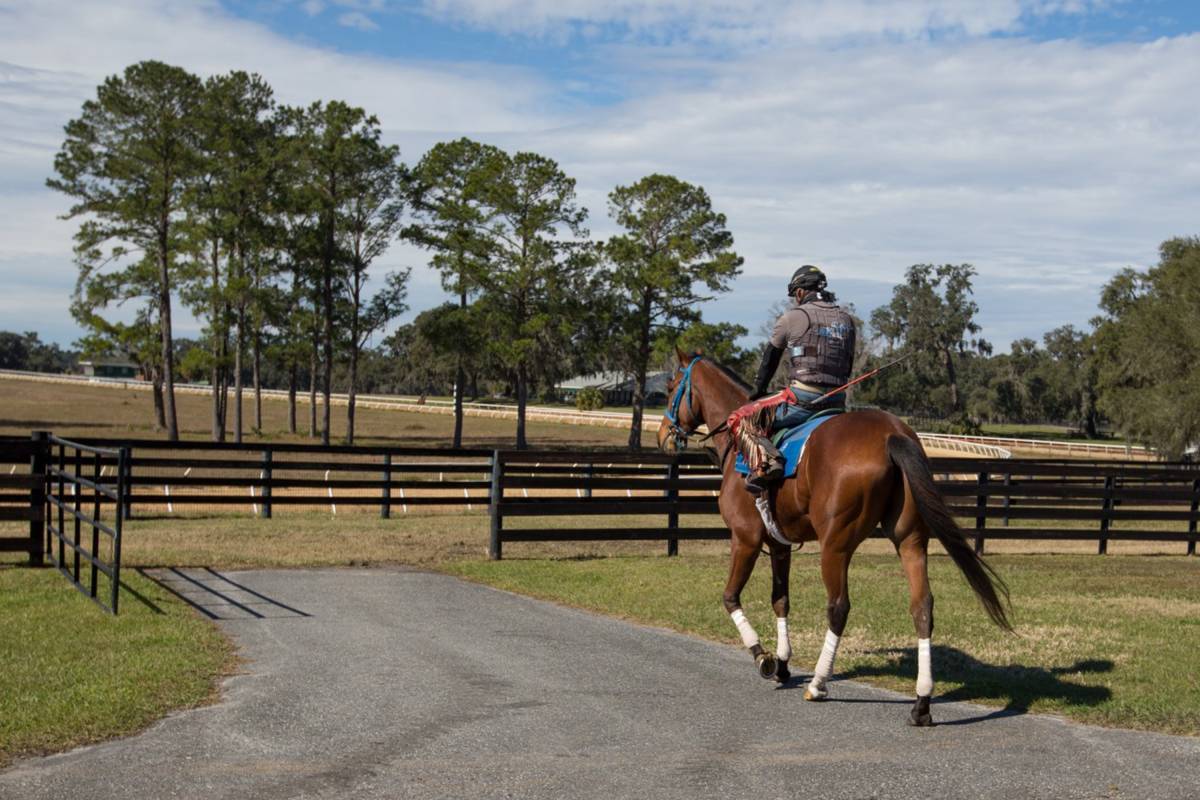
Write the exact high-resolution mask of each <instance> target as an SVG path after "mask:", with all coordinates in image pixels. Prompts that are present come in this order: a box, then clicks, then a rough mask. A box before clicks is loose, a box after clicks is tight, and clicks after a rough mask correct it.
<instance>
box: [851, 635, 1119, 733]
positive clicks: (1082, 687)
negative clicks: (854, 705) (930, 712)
mask: <svg viewBox="0 0 1200 800" xmlns="http://www.w3.org/2000/svg"><path fill="white" fill-rule="evenodd" d="M870 654H871V655H876V656H883V657H884V658H887V659H888V661H887V663H886V664H883V665H878V666H875V665H862V666H858V667H854V668H853V669H850V670H848V671H846V672H844V673H842V674H840V675H839V676H838V677H841V678H848V679H851V680H853V679H855V678H875V677H882V676H889V677H894V678H909V679H911V680H913V681H915V680H916V678H917V654H916V651H915V650H913V649H909V648H888V649H883V650H872V651H870ZM1114 666H1115V665H1114V664H1113V662H1112V661H1109V660H1108V659H1086V660H1083V661H1076V662H1075V663H1074V664H1072V665H1071V666H1069V667H1051V668H1049V669H1047V668H1044V667H1028V666H1024V665H1022V664H1009V665H1004V666H1000V665H995V664H988V663H985V662H983V661H979V660H978V659H976V658H974V657H973V656H970V655H968V654H966V653H964V652H963V651H962V650H959V649H957V648H955V647H945V646H936V645H935V646H934V648H933V674H934V679H935V680H944V681H953V682H954V683H961V684H962V685H961V686H959V687H958V688H956V689H952V690H950V691H948V692H945V693H943V694H936V695H935V697H934V703H935V704H936V703H952V702H970V701H983V702H987V703H1003V706H1002V707H1001V708H998V709H996V710H994V711H990V712H988V713H986V714H980V715H978V716H974V717H965V718H962V719H953V720H947V721H944V722H939V723H938V724H939V725H970V724H973V723H976V722H984V721H986V720H989V719H999V718H1001V717H1012V716H1018V715H1020V714H1025V713H1028V711H1029V707H1030V706H1031V705H1033V703H1035V702H1037V701H1039V700H1057V701H1060V702H1062V703H1064V704H1066V705H1070V706H1081V707H1085V706H1097V705H1100V704H1101V703H1103V702H1105V701H1107V700H1109V699H1111V698H1112V690H1110V689H1109V688H1108V687H1106V686H1089V685H1087V684H1084V683H1075V682H1073V681H1070V680H1065V678H1066V676H1072V675H1078V674H1080V673H1083V674H1099V673H1105V672H1112V670H1113V668H1114ZM879 702H902V703H907V702H909V701H908V700H899V701H890V700H881V701H879Z"/></svg>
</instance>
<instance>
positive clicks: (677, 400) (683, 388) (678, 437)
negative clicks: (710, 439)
mask: <svg viewBox="0 0 1200 800" xmlns="http://www.w3.org/2000/svg"><path fill="white" fill-rule="evenodd" d="M700 359H701V356H696V357H695V358H693V359H692V360H691V363H689V364H688V365H687V366H686V367H685V366H683V365H682V364H680V365H679V366H678V367H676V373H682V376H681V377H680V379H679V385H678V386H676V387H675V394H674V395H672V397H671V402H670V403H668V404H667V410H666V412H665V413H664V414H663V416H664V417H666V418H667V422H669V423H671V436H672V437H674V442H675V449H676V450H686V449H687V444H688V438H689V437H690V436H691V435H692V434H693V433H694V432H695V431H694V430H692V431H689V430H685V429H684V427H683V426H682V425H680V424H679V409H680V407H681V406H682V405H683V396H684V394H685V393H686V394H687V407H688V411H689V412H691V414H692V417H693V419H694V418H695V416H696V410H695V409H694V408H693V407H692V367H694V366H696V364H697V363H699V361H700Z"/></svg>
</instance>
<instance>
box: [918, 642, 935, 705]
mask: <svg viewBox="0 0 1200 800" xmlns="http://www.w3.org/2000/svg"><path fill="white" fill-rule="evenodd" d="M931 694H933V659H932V658H931V656H930V653H929V640H928V639H917V696H918V697H929V696H930V695H931Z"/></svg>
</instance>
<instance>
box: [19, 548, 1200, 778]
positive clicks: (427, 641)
mask: <svg viewBox="0 0 1200 800" xmlns="http://www.w3.org/2000/svg"><path fill="white" fill-rule="evenodd" d="M153 574H155V575H156V576H157V577H158V578H159V579H160V580H162V581H163V582H164V583H166V584H167V585H169V586H170V587H172V588H174V589H175V590H177V591H178V592H179V593H180V594H182V595H184V596H186V597H188V598H190V599H191V600H192V601H193V602H194V603H195V604H197V605H198V606H201V607H202V609H203V611H204V613H207V614H208V615H209V616H212V617H216V618H219V619H220V620H221V622H220V624H221V625H222V626H223V627H224V628H225V629H226V630H227V631H228V632H229V633H230V634H231V635H233V637H234V638H235V639H236V640H237V642H238V644H239V646H240V648H241V651H242V654H243V656H244V657H245V659H246V663H245V666H244V672H243V673H242V674H239V675H237V676H235V677H233V678H231V679H230V680H228V681H227V682H226V684H225V686H224V690H223V697H222V699H221V702H220V703H218V704H217V705H215V706H211V707H208V708H203V709H199V710H196V711H189V712H184V713H180V714H177V715H174V716H172V717H170V718H168V719H167V720H165V721H163V722H161V723H159V724H157V725H155V726H153V727H152V728H151V729H149V730H148V731H146V732H144V733H142V734H141V735H138V736H134V737H131V738H129V739H124V740H119V741H115V742H110V743H107V744H104V745H100V746H96V747H91V748H84V749H81V750H77V751H74V752H71V753H66V754H63V755H59V756H53V757H50V758H44V759H30V760H26V761H23V762H20V763H18V764H17V765H16V766H15V767H13V768H12V769H11V770H9V771H7V772H5V773H0V798H4V799H5V800H8V799H9V798H12V800H16V799H17V798H22V799H23V800H36V799H37V798H52V797H53V798H57V797H66V796H79V797H120V798H123V800H136V799H137V798H153V799H154V800H159V798H167V797H181V798H200V797H203V798H206V800H214V799H215V798H248V797H253V798H256V800H271V799H272V798H301V797H303V798H350V797H354V798H396V797H403V798H407V797H413V798H455V799H456V800H459V799H460V798H477V797H478V798H493V797H495V798H499V797H520V798H563V797H571V798H603V799H604V800H612V799H613V798H624V797H653V798H688V799H689V800H691V799H692V798H707V797H722V798H728V797H734V798H741V797H747V798H775V797H821V798H829V800H835V799H836V798H869V797H872V798H873V797H879V798H922V800H925V799H926V798H931V797H940V798H956V797H972V798H975V797H983V798H992V797H994V798H1013V797H1025V798H1140V797H1147V798H1149V797H1154V798H1160V799H1162V798H1194V797H1195V796H1196V784H1195V782H1194V781H1195V776H1196V775H1197V774H1200V739H1190V738H1183V737H1171V736H1162V735H1157V734H1144V733H1132V732H1126V731H1116V730H1105V729H1101V728H1094V727H1089V726H1084V725H1077V724H1073V723H1066V722H1063V721H1060V720H1057V719H1054V718H1049V717H1036V716H1021V715H1007V714H1006V712H1004V711H1003V710H999V709H988V708H983V707H979V706H973V705H967V704H952V703H944V704H936V701H935V705H934V715H935V719H936V720H937V721H938V722H939V723H940V725H939V726H938V727H935V728H932V729H925V730H911V729H908V728H906V727H905V725H904V720H905V718H906V717H907V715H908V705H909V702H910V701H909V698H907V697H901V696H899V695H896V694H893V693H890V692H885V691H881V690H876V689H871V688H868V687H865V686H861V685H857V684H852V683H846V682H837V683H835V684H834V685H833V696H834V699H833V700H831V701H830V702H827V703H823V704H812V703H805V702H804V701H803V700H802V699H801V695H802V691H798V690H797V688H796V687H798V686H799V684H793V687H792V688H775V687H774V686H773V685H771V684H768V683H766V682H764V681H762V680H760V679H759V678H757V677H756V676H755V675H754V672H753V666H752V664H751V662H750V660H749V658H748V657H747V656H746V655H745V654H744V653H743V652H742V651H741V649H740V648H735V647H730V646H725V645H719V644H713V643H709V642H704V641H700V640H697V639H692V638H689V637H685V636H681V635H677V634H674V633H669V632H665V631H661V630H656V629H651V628H645V627H641V626H637V625H632V624H629V623H625V622H621V621H618V620H613V619H608V618H605V617H601V616H597V615H594V614H590V613H585V612H581V611H575V610H572V609H566V608H562V607H559V606H554V605H551V604H548V603H542V602H538V601H534V600H529V599H527V598H523V597H518V596H515V595H511V594H507V593H504V592H499V591H495V590H492V589H488V588H485V587H481V586H477V585H473V584H469V583H464V582H461V581H458V580H456V579H454V578H449V577H445V576H441V575H434V574H428V573H422V572H415V571H402V570H349V569H342V570H335V569H329V570H315V571H259V572H244V573H227V574H225V575H220V574H218V573H215V572H210V571H203V570H186V571H159V572H155V573H153ZM798 613H816V612H815V611H813V610H811V609H805V610H800V611H799V612H798ZM757 622H758V624H759V627H760V628H762V627H763V626H764V624H765V623H768V622H769V621H768V620H757ZM815 655H816V654H815V653H806V654H798V656H797V659H796V668H797V669H798V671H804V670H806V669H807V668H808V666H807V662H809V661H810V660H811V658H812V657H814V656H815ZM935 669H936V665H935Z"/></svg>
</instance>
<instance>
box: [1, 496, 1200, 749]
mask: <svg viewBox="0 0 1200 800" xmlns="http://www.w3.org/2000/svg"><path fill="white" fill-rule="evenodd" d="M527 522H528V524H530V525H531V526H532V525H537V524H545V525H548V526H549V525H554V526H556V527H557V526H560V525H561V524H562V521H561V520H555V519H543V520H538V519H536V518H534V519H529V520H528V521H527ZM609 522H610V520H607V519H606V520H603V521H601V522H600V523H598V524H608V523H609ZM611 522H613V523H616V524H638V525H649V524H656V522H661V519H657V520H656V519H654V518H641V519H638V518H630V519H628V520H623V519H614V520H611ZM682 522H683V524H685V525H688V524H711V522H712V519H711V518H705V519H704V520H703V521H702V520H700V519H694V520H692V519H687V518H685V519H684V520H682ZM523 524H525V523H524V522H523ZM487 530H488V520H487V517H486V515H485V514H483V513H480V512H475V513H471V514H461V513H440V514H439V513H430V512H428V511H422V512H421V513H413V514H409V515H397V516H396V517H395V518H393V519H391V520H382V519H379V518H378V517H376V516H373V515H369V514H354V515H349V516H339V517H336V518H334V517H332V516H331V515H329V514H327V513H289V514H281V515H279V516H277V517H276V518H274V519H270V520H263V519H256V518H252V517H249V516H240V517H239V516H219V517H195V518H188V517H175V518H172V519H170V520H164V519H135V520H133V521H132V522H130V523H129V524H128V526H127V527H126V539H125V543H124V559H125V562H124V563H125V566H126V569H125V570H124V572H123V575H124V576H126V581H127V584H128V587H127V590H126V591H125V593H124V594H123V597H122V611H121V615H120V617H118V618H116V619H113V618H111V617H108V616H106V615H104V614H102V612H100V611H99V609H96V608H95V607H94V606H93V605H92V604H91V603H90V602H88V601H87V600H86V599H84V598H83V597H82V596H80V595H79V593H78V592H76V591H75V590H74V589H73V588H71V587H70V586H69V585H68V583H67V582H66V580H65V579H64V578H62V576H60V575H59V574H58V573H57V572H56V571H54V570H51V569H43V570H30V569H24V568H12V567H0V763H3V762H5V761H7V760H11V759H12V758H13V757H14V756H17V755H20V754H28V753H38V752H50V751H54V750H60V749H65V748H67V747H70V746H72V745H75V744H80V743H84V742H89V741H96V740H100V739H103V738H107V737H111V736H115V735H121V734H125V733H129V732H132V731H136V730H138V729H139V728H141V727H144V726H145V725H146V724H148V723H150V722H152V721H153V720H154V719H156V718H158V717H160V716H162V715H163V714H164V713H166V712H167V711H169V710H171V709H173V708H179V707H187V706H192V705H196V704H198V703H203V702H205V701H206V700H207V699H210V698H211V697H212V696H213V691H214V689H213V687H214V686H215V684H216V681H217V680H219V678H220V676H221V675H223V674H226V673H227V672H228V671H229V670H230V669H231V667H232V665H233V663H234V662H233V657H232V655H231V652H230V648H229V646H228V644H227V643H226V642H225V640H224V639H223V638H222V637H221V635H220V633H219V632H218V630H217V629H216V628H215V627H214V626H212V625H211V624H210V623H208V622H206V621H204V620H202V619H200V618H199V617H198V616H197V615H195V614H194V613H192V611H191V610H190V609H188V608H186V607H184V606H183V605H182V604H181V603H180V602H179V601H177V600H176V599H175V598H174V597H173V596H172V595H169V594H168V593H167V592H165V591H164V590H162V589H161V588H160V587H158V586H157V585H156V584H154V583H153V582H151V581H148V580H146V579H144V578H142V577H141V576H140V575H138V573H137V571H136V569H135V567H137V566H160V565H170V566H213V567H219V568H252V567H304V566H338V565H366V564H397V563H398V564H410V565H415V566H420V567H424V568H429V569H436V570H441V571H445V572H448V573H450V574H454V575H458V576H462V577H465V578H468V579H470V580H475V581H480V582H484V583H488V584H491V585H494V586H497V587H500V588H504V589H507V590H511V591H516V592H521V593H524V594H529V595H532V596H536V597H541V598H545V599H548V600H551V601H554V602H559V603H564V604H567V605H571V606H576V607H581V608H588V609H592V610H595V611H598V612H600V613H605V614H610V615H614V616H618V617H621V618H625V619H630V620H636V621H639V622H644V623H648V624H652V625H660V626H664V627H668V628H672V629H675V630H679V631H683V632H686V633H690V634H693V635H696V636H700V637H704V638H709V639H715V640H718V641H724V642H730V643H736V642H737V638H736V632H735V630H734V628H733V626H732V624H731V623H730V622H729V619H728V617H727V615H726V614H725V613H724V610H723V609H722V607H721V602H720V597H721V590H722V587H723V585H724V581H725V573H726V570H727V569H728V561H727V556H726V551H727V547H728V545H727V543H726V542H686V541H685V542H682V543H681V544H680V550H681V553H682V555H681V556H680V557H678V558H670V559H669V558H666V557H665V556H664V555H663V554H664V552H665V544H663V543H659V542H648V543H640V542H634V543H599V542H583V543H564V544H542V543H520V544H510V545H507V546H506V550H505V553H506V558H505V560H504V561H500V562H491V561H488V560H487V556H486V546H487ZM998 544H1001V543H998ZM1002 544H1003V545H1010V544H1011V545H1016V544H1017V543H1002ZM989 546H990V545H989ZM1071 546H1072V543H1066V544H1058V545H1055V547H1056V548H1057V549H1060V550H1062V549H1064V548H1066V552H1058V553H1055V554H1045V553H1042V554H1036V553H1033V554H1029V553H1027V554H1013V553H1008V552H999V553H997V554H996V555H994V556H991V558H992V560H993V563H995V564H996V566H997V567H998V568H999V569H1000V571H1001V573H1002V574H1003V575H1004V576H1005V577H1006V578H1007V580H1008V582H1009V584H1010V586H1011V587H1012V593H1013V600H1014V621H1015V623H1016V625H1017V629H1018V635H1017V636H1011V635H1008V634H1004V633H1002V632H1000V631H999V630H997V629H996V628H994V627H993V626H991V625H990V623H988V622H987V621H986V618H985V616H984V614H983V612H982V611H981V610H980V609H979V607H978V604H977V602H976V601H975V599H974V597H973V596H972V595H971V594H970V592H969V590H968V589H967V587H966V585H965V583H964V582H963V580H962V579H961V577H959V575H958V574H957V572H956V571H955V569H954V568H953V565H952V564H951V563H950V562H949V560H948V559H946V558H945V557H944V556H940V555H939V556H936V557H934V558H933V559H932V563H931V569H932V573H933V584H934V592H935V594H936V597H937V606H936V609H937V612H936V613H937V627H936V631H935V634H934V645H935V677H936V679H937V681H938V687H937V695H938V697H940V698H943V699H960V700H972V701H976V702H980V703H984V704H987V705H994V706H997V707H998V708H1007V709H1010V710H1015V711H1024V710H1029V711H1034V712H1052V713H1059V714H1063V715H1065V716H1067V717H1070V718H1072V719H1077V720H1081V721H1087V722H1094V723H1100V724H1107V725H1118V726H1124V727H1132V728H1143V729H1148V730H1159V731H1168V732H1174V733H1186V734H1192V735H1200V677H1198V676H1200V648H1197V647H1196V641H1197V637H1198V636H1200V596H1198V594H1197V588H1198V587H1200V574H1198V571H1200V559H1195V558H1191V559H1189V558H1187V557H1183V556H1146V555H1137V556H1132V555H1109V556H1106V557H1099V556H1095V555H1084V554H1075V553H1073V552H1072V551H1071V550H1070V549H1069V548H1070V547H1071ZM1083 546H1084V547H1088V548H1090V547H1094V545H1092V544H1091V543H1086V544H1084V545H1083ZM14 558H16V556H15V555H11V554H10V555H8V556H7V557H6V559H5V560H7V561H12V560H13V559H14ZM769 571H770V570H769V566H768V564H767V563H766V561H765V560H763V561H762V562H761V563H760V564H759V567H758V570H757V571H756V574H755V576H754V578H753V580H752V581H751V584H750V586H749V587H748V588H747V591H746V593H745V595H744V599H745V600H746V601H747V606H746V608H747V613H748V614H749V616H750V619H751V620H752V622H754V623H755V624H756V626H757V627H758V629H759V631H760V633H762V634H763V635H764V640H767V641H769V634H770V633H771V632H772V628H773V626H772V624H771V613H770V610H769V607H768V597H769V591H768V575H769ZM130 590H133V591H130ZM133 592H136V593H137V594H139V595H141V596H142V597H144V598H146V600H147V601H148V602H149V603H151V604H153V605H154V606H155V607H157V608H158V609H159V611H161V613H157V612H156V611H154V610H153V609H152V608H151V607H150V606H149V605H148V604H147V603H144V602H141V601H139V600H138V599H137V597H136V596H134V594H133ZM792 592H793V594H792V615H791V619H792V624H793V635H794V641H793V646H794V648H795V650H796V656H795V661H794V665H795V671H796V672H801V673H803V672H806V671H807V670H809V669H811V662H812V661H814V660H815V658H816V656H817V654H818V651H819V649H820V643H821V639H822V637H823V635H824V631H825V614H824V605H825V599H824V590H823V588H822V586H821V583H820V579H819V576H818V568H817V559H816V557H815V553H814V551H813V550H812V549H811V546H810V547H807V548H805V550H803V551H800V552H799V553H798V554H797V556H796V563H795V565H794V567H793V575H792ZM851 596H852V599H853V603H854V609H853V611H852V612H851V616H850V624H849V627H848V628H847V632H846V637H845V638H844V645H843V649H842V651H841V654H840V655H839V662H838V674H839V676H841V677H846V678H853V679H856V680H862V681H865V682H868V683H874V684H877V685H882V686H887V687H890V688H894V689H897V690H900V691H903V692H906V693H907V692H911V690H912V684H913V680H914V679H915V673H916V668H915V663H914V658H915V656H914V650H913V648H914V644H915V643H914V641H913V639H914V636H915V635H914V633H913V630H912V623H911V621H910V620H909V617H908V614H907V610H906V609H907V603H908V601H907V588H906V584H905V582H904V579H903V576H902V574H901V571H900V567H899V562H898V560H897V559H896V557H895V555H894V554H892V553H891V550H890V546H889V545H887V543H886V542H882V541H878V540H874V541H869V542H867V543H865V544H864V545H863V547H862V548H861V550H860V553H859V554H858V555H856V557H855V561H854V565H853V567H852V569H851ZM746 680H747V681H757V680H759V678H757V677H756V676H755V674H754V671H753V665H752V664H751V661H750V659H749V657H747V658H746ZM835 691H836V688H835Z"/></svg>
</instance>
